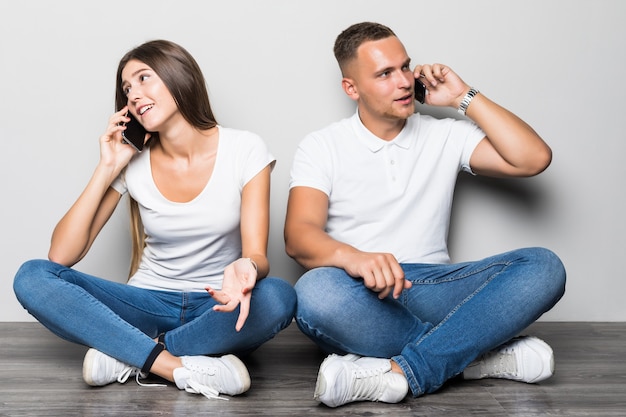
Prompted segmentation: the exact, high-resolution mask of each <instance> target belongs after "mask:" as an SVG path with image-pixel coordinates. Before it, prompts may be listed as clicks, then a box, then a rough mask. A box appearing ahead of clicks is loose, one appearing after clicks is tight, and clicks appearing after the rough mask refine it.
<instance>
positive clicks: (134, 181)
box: [112, 126, 275, 291]
mask: <svg viewBox="0 0 626 417" xmlns="http://www.w3.org/2000/svg"><path fill="white" fill-rule="evenodd" d="M218 128H219V143H218V149H217V156H216V160H215V167H214V168H213V173H212V174H211V178H210V179H209V181H208V183H207V184H206V186H205V188H204V189H203V190H202V191H201V192H200V194H199V195H198V196H197V197H196V198H194V199H193V200H192V201H189V202H186V203H177V202H172V201H169V200H167V199H166V198H165V197H163V195H162V194H161V193H160V192H159V190H158V189H157V187H156V184H155V183H154V181H153V179H152V170H151V165H150V149H146V150H145V151H143V152H142V153H140V154H137V155H136V156H135V157H134V158H133V159H132V160H131V162H130V163H129V164H128V166H127V167H126V169H125V171H123V172H122V174H120V176H119V177H118V178H117V179H116V180H115V181H114V182H113V184H112V187H113V188H115V190H117V191H118V192H119V193H121V194H124V193H125V192H128V193H129V195H130V196H132V197H133V198H134V199H135V200H136V201H137V202H138V205H139V212H140V215H141V220H142V222H143V225H144V230H145V233H146V247H145V249H144V251H143V256H142V258H141V263H140V265H139V270H138V271H137V272H136V273H135V274H134V275H133V276H132V277H131V279H130V280H129V284H130V285H134V286H137V287H142V288H148V289H155V290H166V291H205V290H204V288H205V287H206V286H207V285H210V286H211V287H213V288H216V289H220V288H221V287H222V280H223V272H224V268H225V267H226V266H227V265H228V264H230V263H231V262H233V261H234V260H236V259H237V258H239V257H241V232H240V227H239V226H240V215H241V210H240V208H241V192H242V190H243V187H244V185H245V184H246V183H247V182H248V181H250V180H251V179H252V178H253V177H254V176H255V175H257V174H258V173H259V172H260V171H262V170H263V168H265V167H266V166H267V165H268V164H273V162H274V161H275V159H274V157H273V156H272V155H271V153H270V152H269V150H268V148H267V146H266V144H265V143H264V142H263V140H262V139H261V138H260V137H259V136H257V135H255V134H253V133H250V132H245V131H240V130H234V129H228V128H224V127H221V126H218Z"/></svg>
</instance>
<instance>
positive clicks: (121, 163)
mask: <svg viewBox="0 0 626 417" xmlns="http://www.w3.org/2000/svg"><path fill="white" fill-rule="evenodd" d="M127 112H128V107H126V106H125V107H124V108H122V109H121V110H120V111H118V112H116V113H114V114H113V115H112V116H111V117H110V118H109V123H108V125H107V129H106V131H105V132H104V134H103V135H102V136H100V163H101V164H103V165H105V166H107V167H109V168H110V169H111V168H112V169H113V174H114V177H115V176H117V174H119V173H120V172H121V171H122V169H123V168H124V167H125V166H126V165H128V162H129V161H130V160H131V158H132V157H133V155H134V154H135V153H136V152H137V151H135V149H134V148H133V147H132V146H129V145H128V144H126V143H124V142H123V141H122V131H123V130H124V123H126V122H128V121H129V120H130V119H129V118H128V117H126V113H127Z"/></svg>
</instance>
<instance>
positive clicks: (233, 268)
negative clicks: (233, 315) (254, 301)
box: [206, 258, 257, 331]
mask: <svg viewBox="0 0 626 417" xmlns="http://www.w3.org/2000/svg"><path fill="white" fill-rule="evenodd" d="M256 279H257V271H256V268H255V267H254V265H253V264H252V262H251V261H250V259H248V258H240V259H237V260H236V261H235V262H233V263H231V264H230V265H228V266H227V267H226V269H225V270H224V281H223V283H222V289H221V290H214V289H213V288H211V287H207V288H206V290H207V292H208V293H209V294H210V295H211V297H213V299H214V300H215V301H217V302H218V303H220V304H219V305H216V306H215V307H213V310H215V311H225V312H229V311H233V310H235V308H237V306H239V318H238V319H237V324H236V325H235V330H237V331H239V330H241V328H242V327H243V325H244V324H245V322H246V319H247V318H248V314H249V313H250V297H251V296H252V289H253V288H254V285H255V284H256Z"/></svg>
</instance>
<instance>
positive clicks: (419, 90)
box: [415, 78, 426, 104]
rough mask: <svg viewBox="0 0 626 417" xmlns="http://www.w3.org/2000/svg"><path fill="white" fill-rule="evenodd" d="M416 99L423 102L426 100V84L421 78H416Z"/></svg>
mask: <svg viewBox="0 0 626 417" xmlns="http://www.w3.org/2000/svg"><path fill="white" fill-rule="evenodd" d="M415 100H417V101H418V102H420V103H422V104H424V101H426V86H425V85H424V83H423V82H422V81H421V80H420V79H419V78H416V79H415Z"/></svg>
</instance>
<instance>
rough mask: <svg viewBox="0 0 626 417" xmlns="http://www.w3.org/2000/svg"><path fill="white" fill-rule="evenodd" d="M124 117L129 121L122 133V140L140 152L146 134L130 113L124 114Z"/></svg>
mask: <svg viewBox="0 0 626 417" xmlns="http://www.w3.org/2000/svg"><path fill="white" fill-rule="evenodd" d="M126 117H130V121H129V122H128V123H126V130H123V131H122V140H123V141H124V142H125V143H128V144H129V145H131V146H132V147H133V148H135V149H137V152H141V151H142V150H143V143H144V140H145V139H146V133H148V132H147V131H146V129H144V127H143V126H142V125H141V123H139V122H138V121H137V119H135V118H134V117H133V115H132V114H131V113H130V112H128V113H126Z"/></svg>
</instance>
